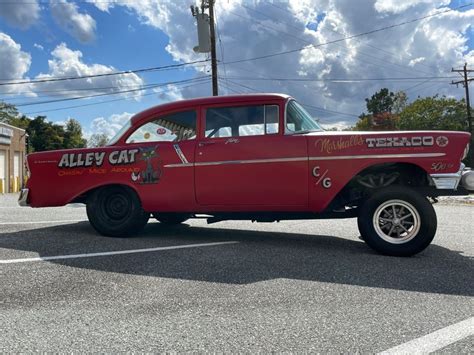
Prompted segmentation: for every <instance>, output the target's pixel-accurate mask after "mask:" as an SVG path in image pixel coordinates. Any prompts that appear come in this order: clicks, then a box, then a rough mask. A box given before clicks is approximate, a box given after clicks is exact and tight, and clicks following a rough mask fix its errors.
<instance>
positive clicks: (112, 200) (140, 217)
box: [87, 186, 150, 237]
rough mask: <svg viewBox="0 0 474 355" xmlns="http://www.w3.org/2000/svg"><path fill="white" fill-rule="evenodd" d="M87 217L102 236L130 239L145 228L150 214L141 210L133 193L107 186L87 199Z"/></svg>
mask: <svg viewBox="0 0 474 355" xmlns="http://www.w3.org/2000/svg"><path fill="white" fill-rule="evenodd" d="M87 217H88V218H89V221H90V223H91V225H92V227H94V229H95V230H96V231H97V232H99V233H100V234H102V235H105V236H108V237H130V236H133V235H136V234H138V233H139V232H140V231H141V230H142V229H143V228H144V227H145V225H146V224H147V222H148V219H149V217H150V214H149V213H147V212H145V211H144V210H143V208H142V206H141V202H140V199H139V197H138V196H137V194H136V193H135V191H133V190H131V189H130V188H128V187H125V186H109V187H104V188H101V189H98V190H96V191H95V192H94V193H92V195H91V196H90V197H89V199H88V201H87Z"/></svg>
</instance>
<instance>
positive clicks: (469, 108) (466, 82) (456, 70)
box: [451, 63, 474, 167]
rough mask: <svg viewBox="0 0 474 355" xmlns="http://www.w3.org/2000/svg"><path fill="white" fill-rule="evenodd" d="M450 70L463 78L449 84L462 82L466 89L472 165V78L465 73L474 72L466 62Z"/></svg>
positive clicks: (473, 134)
mask: <svg viewBox="0 0 474 355" xmlns="http://www.w3.org/2000/svg"><path fill="white" fill-rule="evenodd" d="M451 72H456V73H459V74H461V73H462V74H461V76H462V77H463V80H459V81H454V80H452V81H451V84H452V85H456V86H458V85H459V84H462V85H463V86H464V89H465V91H466V110H467V123H468V127H469V133H471V144H470V146H471V148H470V150H471V151H470V152H469V154H470V156H469V162H470V165H471V167H474V147H473V145H474V144H473V143H474V131H473V130H472V116H471V103H470V100H469V82H471V81H473V80H474V78H469V77H468V76H467V73H472V72H474V70H468V69H467V63H464V67H463V69H454V68H451Z"/></svg>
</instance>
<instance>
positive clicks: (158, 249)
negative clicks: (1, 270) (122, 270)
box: [0, 241, 239, 264]
mask: <svg viewBox="0 0 474 355" xmlns="http://www.w3.org/2000/svg"><path fill="white" fill-rule="evenodd" d="M236 243H239V242H236V241H230V242H216V243H202V244H185V245H174V246H169V247H157V248H146V249H129V250H117V251H104V252H100V253H88V254H70V255H55V256H44V257H37V258H24V259H7V260H0V264H16V263H29V262H34V261H48V260H60V259H77V258H92V257H96V256H108V255H120V254H134V253H148V252H153V251H161V250H173V249H186V248H201V247H212V246H215V245H225V244H236Z"/></svg>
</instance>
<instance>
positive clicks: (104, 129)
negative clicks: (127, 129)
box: [85, 112, 133, 138]
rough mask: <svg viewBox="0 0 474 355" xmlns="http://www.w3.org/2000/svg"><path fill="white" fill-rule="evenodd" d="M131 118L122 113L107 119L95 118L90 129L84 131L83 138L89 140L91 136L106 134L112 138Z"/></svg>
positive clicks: (127, 114) (126, 113) (128, 114)
mask: <svg viewBox="0 0 474 355" xmlns="http://www.w3.org/2000/svg"><path fill="white" fill-rule="evenodd" d="M132 116H133V114H132V113H128V112H122V113H120V114H113V115H111V116H109V117H97V118H95V119H94V120H93V121H92V123H91V126H90V129H89V130H85V137H86V138H89V137H90V136H91V135H92V134H106V135H107V136H108V137H109V138H112V137H113V136H115V134H116V133H117V132H118V131H119V130H120V128H122V127H123V125H124V124H125V123H126V122H127V121H129V120H130V118H131V117H132Z"/></svg>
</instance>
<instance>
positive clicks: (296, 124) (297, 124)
mask: <svg viewBox="0 0 474 355" xmlns="http://www.w3.org/2000/svg"><path fill="white" fill-rule="evenodd" d="M322 130H323V129H322V128H321V127H320V126H319V125H318V123H317V122H316V121H315V120H314V119H313V117H311V115H310V114H309V113H308V112H307V111H306V110H305V109H304V108H303V107H302V106H301V105H300V104H299V103H297V102H296V101H295V100H290V102H289V103H288V105H287V108H286V130H285V131H286V132H287V133H298V132H308V131H322Z"/></svg>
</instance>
